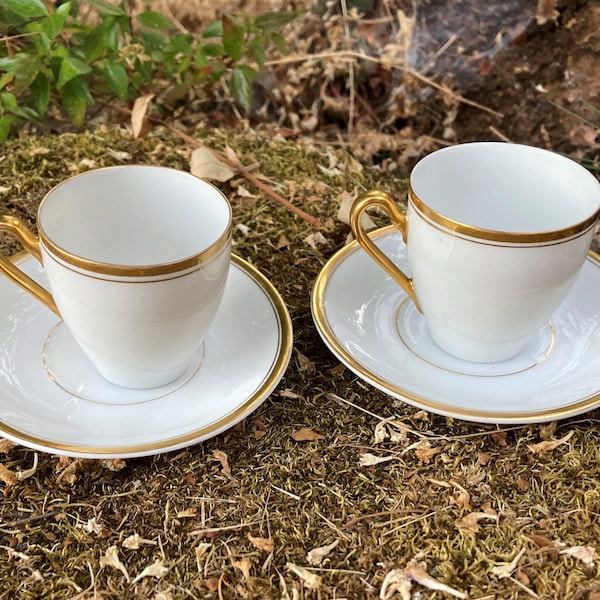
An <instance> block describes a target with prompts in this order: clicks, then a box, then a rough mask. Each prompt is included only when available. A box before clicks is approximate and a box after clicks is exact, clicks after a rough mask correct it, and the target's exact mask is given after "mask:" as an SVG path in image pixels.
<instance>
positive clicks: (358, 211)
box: [350, 190, 421, 311]
mask: <svg viewBox="0 0 600 600" xmlns="http://www.w3.org/2000/svg"><path fill="white" fill-rule="evenodd" d="M371 206H378V207H379V208H382V209H383V210H384V211H385V212H386V213H387V214H388V215H389V217H390V220H391V221H392V223H393V224H394V225H395V226H396V227H397V228H398V229H399V230H400V233H402V237H403V238H404V241H405V242H406V233H407V229H406V226H407V222H406V215H405V214H404V213H403V212H402V211H401V210H400V209H399V208H398V206H397V205H396V203H395V202H394V199H393V198H392V197H391V196H390V195H389V194H386V193H385V192H381V191H379V190H371V191H369V192H365V193H364V194H362V195H361V196H359V197H358V198H357V199H356V200H355V201H354V203H353V204H352V208H351V209H350V227H351V228H352V233H353V234H354V237H355V238H356V241H357V242H358V243H359V244H360V245H361V246H362V247H363V249H364V250H365V252H367V254H369V256H370V257H371V258H372V259H373V260H374V261H375V262H376V263H377V264H378V265H379V266H380V267H381V268H382V269H384V270H385V271H386V272H387V273H388V274H389V275H390V276H391V277H392V278H393V279H394V281H395V282H396V283H397V284H398V285H400V286H401V287H402V289H403V290H404V291H405V292H406V293H407V294H408V296H409V298H410V299H411V300H412V301H413V302H414V303H415V306H416V307H417V308H418V309H419V311H420V310H421V307H420V306H419V301H418V300H417V296H416V294H415V288H414V285H413V281H412V279H410V277H407V276H406V275H405V274H404V273H403V272H402V271H401V270H400V269H399V268H398V267H397V266H396V265H395V264H394V263H393V262H392V261H391V260H390V259H389V258H388V257H387V256H386V255H385V254H384V253H383V252H382V251H381V250H380V249H379V248H378V247H377V246H376V245H375V243H374V242H373V240H371V238H370V237H369V236H368V235H367V233H366V232H365V230H364V229H363V227H362V224H361V217H362V214H363V213H364V212H365V210H366V209H367V208H369V207H371Z"/></svg>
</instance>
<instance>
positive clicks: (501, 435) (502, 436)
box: [490, 431, 508, 447]
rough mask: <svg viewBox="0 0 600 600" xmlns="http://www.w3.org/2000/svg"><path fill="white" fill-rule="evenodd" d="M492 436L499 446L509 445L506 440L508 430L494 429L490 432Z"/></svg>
mask: <svg viewBox="0 0 600 600" xmlns="http://www.w3.org/2000/svg"><path fill="white" fill-rule="evenodd" d="M490 437H491V438H492V439H493V440H494V442H496V445H498V446H502V447H505V446H508V444H507V442H506V431H493V432H492V433H490Z"/></svg>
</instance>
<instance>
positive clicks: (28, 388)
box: [0, 166, 292, 458]
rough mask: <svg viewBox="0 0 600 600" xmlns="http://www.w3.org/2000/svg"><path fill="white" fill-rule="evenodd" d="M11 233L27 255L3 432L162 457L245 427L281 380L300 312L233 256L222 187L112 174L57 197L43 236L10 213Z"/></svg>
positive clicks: (0, 302)
mask: <svg viewBox="0 0 600 600" xmlns="http://www.w3.org/2000/svg"><path fill="white" fill-rule="evenodd" d="M174 190H176V193H174ZM0 229H1V230H3V231H5V232H9V233H12V234H13V235H14V236H15V237H16V238H17V239H18V240H19V241H20V242H21V243H22V245H23V247H24V248H25V250H26V252H22V253H21V254H19V255H17V256H16V257H12V259H7V258H5V257H0V261H1V262H0V269H1V270H2V271H3V272H4V274H5V275H6V276H7V277H0V315H1V317H0V435H2V436H4V437H7V438H9V439H12V440H14V441H16V442H18V443H21V444H23V445H26V446H29V447H32V448H35V449H39V450H43V451H47V452H52V453H58V454H65V455H70V456H81V457H88V458H108V457H123V458H125V457H133V456H144V455H150V454H156V453H158V452H165V451H169V450H175V449H177V448H181V447H184V446H188V445H191V444H194V443H197V442H200V441H202V440H205V439H207V438H210V437H212V436H214V435H217V434H218V433H220V432H222V431H224V430H226V429H228V428H230V427H232V426H233V425H235V424H236V423H237V422H238V421H240V420H241V419H243V418H244V417H245V416H247V415H248V414H250V413H251V412H252V411H254V410H256V408H257V407H258V406H260V404H261V403H262V402H263V401H264V400H265V399H266V398H267V397H268V396H269V394H270V393H271V392H272V391H273V389H274V388H275V387H276V385H277V384H278V382H279V381H280V379H281V378H282V376H283V374H284V371H285V369H286V368H287V365H288V361H289V358H290V355H291V350H292V327H291V320H290V317H289V314H288V311H287V308H286V306H285V304H284V302H283V300H282V299H281V297H280V296H279V294H278V293H277V291H276V290H275V288H274V287H273V286H272V285H271V283H270V282H269V281H268V280H267V279H266V278H265V277H264V276H263V275H262V274H261V273H260V272H259V271H258V270H257V269H256V268H255V267H253V266H252V265H250V264H249V263H247V262H246V261H244V260H242V259H241V258H239V257H237V256H235V255H232V254H231V233H232V214H231V207H230V205H229V202H228V200H227V198H226V197H225V196H224V195H223V194H222V193H221V192H220V191H219V190H217V189H216V188H215V187H213V186H212V185H210V184H208V183H206V182H204V181H202V180H200V179H198V178H196V177H194V176H193V175H191V174H189V173H184V172H180V171H176V170H174V169H169V168H164V167H154V166H121V167H109V168H105V169H98V170H94V171H89V172H87V173H83V174H81V175H77V176H75V177H73V178H71V179H68V180H67V181H65V182H63V183H61V184H59V185H58V186H57V187H55V188H54V189H53V190H51V191H50V192H49V193H48V194H47V195H46V197H45V198H44V199H43V200H42V202H41V204H40V208H39V211H38V235H37V236H35V235H33V234H32V233H31V232H30V231H29V230H28V229H27V228H26V226H25V225H24V224H23V223H22V222H21V221H20V220H18V219H15V218H14V217H10V216H5V217H3V218H2V220H1V221H0ZM42 265H43V266H42ZM14 283H17V284H18V286H16V285H14ZM26 292H29V293H26Z"/></svg>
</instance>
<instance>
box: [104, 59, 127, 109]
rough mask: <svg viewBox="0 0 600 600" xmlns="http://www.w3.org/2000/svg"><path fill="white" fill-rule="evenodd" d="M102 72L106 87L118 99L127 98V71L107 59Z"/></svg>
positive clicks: (123, 99)
mask: <svg viewBox="0 0 600 600" xmlns="http://www.w3.org/2000/svg"><path fill="white" fill-rule="evenodd" d="M104 72H105V74H106V81H107V83H108V87H110V89H111V90H112V91H113V92H114V93H115V94H116V95H117V98H119V100H122V101H125V100H127V96H128V95H129V79H128V77H127V71H126V70H125V69H124V68H123V67H122V66H121V65H120V64H118V63H115V62H113V61H111V60H107V61H106V63H104Z"/></svg>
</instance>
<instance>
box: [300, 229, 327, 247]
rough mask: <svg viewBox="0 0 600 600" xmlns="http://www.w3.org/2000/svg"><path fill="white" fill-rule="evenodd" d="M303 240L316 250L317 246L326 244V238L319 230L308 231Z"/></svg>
mask: <svg viewBox="0 0 600 600" xmlns="http://www.w3.org/2000/svg"><path fill="white" fill-rule="evenodd" d="M303 241H304V243H305V244H307V245H308V246H310V247H311V248H312V249H313V250H316V249H317V246H323V245H324V244H327V238H326V237H325V236H324V235H323V234H322V233H321V232H320V231H315V232H314V233H309V234H308V235H307V236H306V237H305V238H304V240H303Z"/></svg>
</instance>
